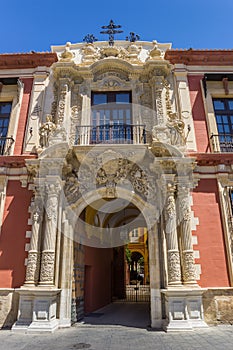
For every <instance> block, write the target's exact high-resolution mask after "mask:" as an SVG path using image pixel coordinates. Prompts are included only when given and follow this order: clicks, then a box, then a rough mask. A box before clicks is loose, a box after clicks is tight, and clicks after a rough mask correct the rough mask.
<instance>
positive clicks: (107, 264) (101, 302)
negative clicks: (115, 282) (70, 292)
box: [84, 246, 113, 313]
mask: <svg viewBox="0 0 233 350" xmlns="http://www.w3.org/2000/svg"><path fill="white" fill-rule="evenodd" d="M112 260H113V252H112V249H101V248H92V247H87V246H85V263H84V264H85V278H84V279H85V280H84V305H85V312H86V313H89V312H92V311H94V310H97V309H99V308H101V307H103V306H105V305H107V304H109V303H110V302H111V300H112V263H113V261H112Z"/></svg>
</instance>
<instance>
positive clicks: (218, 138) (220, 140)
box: [210, 134, 233, 153]
mask: <svg viewBox="0 0 233 350" xmlns="http://www.w3.org/2000/svg"><path fill="white" fill-rule="evenodd" d="M210 141H211V143H212V149H213V152H215V153H219V152H233V134H217V135H213V134H212V135H211V137H210Z"/></svg>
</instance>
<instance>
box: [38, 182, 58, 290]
mask: <svg viewBox="0 0 233 350" xmlns="http://www.w3.org/2000/svg"><path fill="white" fill-rule="evenodd" d="M45 189H46V192H47V201H46V204H45V226H44V241H43V250H42V257H41V270H40V283H39V284H40V285H41V284H42V285H53V284H54V269H55V249H56V235H57V213H58V198H59V194H60V191H61V186H60V183H59V182H51V183H46V184H45Z"/></svg>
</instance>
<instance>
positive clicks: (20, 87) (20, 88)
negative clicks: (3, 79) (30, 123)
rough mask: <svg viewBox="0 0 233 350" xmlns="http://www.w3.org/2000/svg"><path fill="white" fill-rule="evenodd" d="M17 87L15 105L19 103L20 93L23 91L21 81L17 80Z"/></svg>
mask: <svg viewBox="0 0 233 350" xmlns="http://www.w3.org/2000/svg"><path fill="white" fill-rule="evenodd" d="M17 85H18V89H17V103H19V99H20V95H21V92H22V91H23V88H24V83H23V82H22V80H21V79H18V80H17Z"/></svg>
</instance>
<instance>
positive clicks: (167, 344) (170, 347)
mask: <svg viewBox="0 0 233 350" xmlns="http://www.w3.org/2000/svg"><path fill="white" fill-rule="evenodd" d="M16 349H17V350H29V349H30V350H53V349H56V350H79V349H89V350H139V349H140V350H144V349H145V350H152V349H153V350H200V349H202V350H232V349H233V326H218V327H210V328H208V329H203V330H195V331H189V332H179V333H177V332H175V333H165V332H162V331H148V330H146V329H141V328H130V327H124V326H99V325H85V324H77V325H75V326H73V327H71V328H67V329H61V330H59V331H56V332H55V333H53V334H42V333H41V334H24V333H13V332H11V331H10V330H6V331H5V330H2V331H0V350H16Z"/></svg>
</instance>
